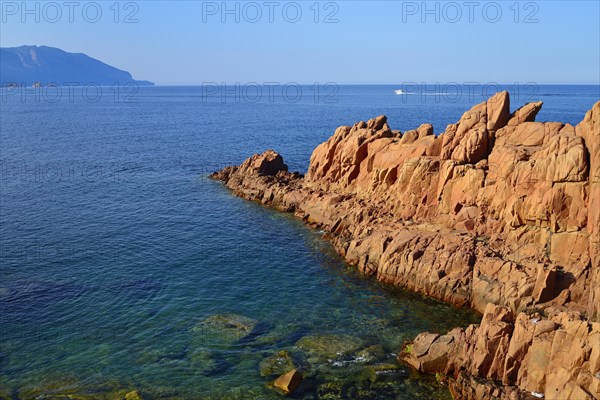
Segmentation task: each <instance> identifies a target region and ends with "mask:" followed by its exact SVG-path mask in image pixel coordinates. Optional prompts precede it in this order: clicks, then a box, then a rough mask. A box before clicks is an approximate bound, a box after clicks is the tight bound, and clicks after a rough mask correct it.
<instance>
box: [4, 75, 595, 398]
mask: <svg viewBox="0 0 600 400" xmlns="http://www.w3.org/2000/svg"><path fill="white" fill-rule="evenodd" d="M544 90H546V92H544V93H545V94H544V93H541V94H540V96H541V97H542V99H543V100H544V101H546V103H547V104H546V108H547V110H546V111H543V113H544V112H545V113H546V114H543V113H542V114H541V115H540V117H541V118H542V119H554V120H556V119H558V120H566V121H569V122H572V123H576V122H577V121H578V120H580V119H581V118H582V117H583V115H584V113H585V110H586V109H587V108H589V107H591V105H592V104H593V102H594V101H596V100H597V98H598V93H597V91H598V89H597V88H596V87H587V88H586V87H584V88H576V87H575V88H574V87H558V88H557V87H550V88H546V89H544ZM390 93H392V92H391V88H389V87H369V86H367V87H342V88H341V89H340V92H339V94H338V98H337V100H338V102H336V103H331V104H329V103H328V104H325V103H322V102H315V101H314V99H312V98H307V99H302V100H301V101H299V102H298V103H289V102H286V101H283V100H282V99H278V100H276V101H274V102H262V103H258V104H257V103H247V102H243V101H242V102H225V103H223V102H220V101H208V102H205V101H203V100H202V98H201V96H200V95H199V94H198V89H197V88H145V89H142V90H141V91H140V92H139V94H138V96H137V100H138V101H137V102H136V103H121V102H115V101H114V99H113V98H111V97H109V96H107V97H103V98H102V99H101V100H100V101H99V102H97V103H90V102H86V101H83V100H81V99H79V100H78V99H77V98H76V99H75V101H73V102H70V101H67V100H65V101H59V102H57V103H49V102H47V101H39V102H36V101H34V100H32V99H30V98H27V99H26V100H25V101H23V100H22V99H14V98H9V99H8V100H5V99H4V100H3V103H2V111H1V115H0V116H1V122H0V132H1V143H0V144H1V163H2V164H1V167H2V170H1V172H2V182H1V183H2V187H1V189H2V190H1V193H0V195H1V198H0V200H1V201H0V211H1V213H0V218H1V220H0V222H1V224H0V257H1V261H2V269H1V271H0V324H1V328H0V387H1V390H2V391H1V394H4V395H6V396H9V397H14V398H34V397H36V396H37V397H39V396H40V395H44V394H45V395H49V394H64V393H80V394H81V393H84V394H88V395H90V396H91V397H92V398H100V397H106V396H113V397H114V396H117V394H116V392H117V391H118V390H121V389H123V390H133V389H138V390H140V392H141V393H142V394H143V395H145V396H146V397H148V398H222V399H231V398H248V399H257V398H277V397H278V396H279V395H278V394H276V393H275V392H274V391H272V390H271V389H269V388H267V387H266V384H267V383H268V382H269V381H271V380H272V379H273V378H274V377H275V374H274V375H271V376H269V375H267V376H261V374H260V367H261V362H262V361H263V360H264V359H265V358H267V357H269V356H271V355H273V354H277V353H278V352H280V351H283V350H285V351H287V352H288V354H289V355H290V357H291V358H292V359H293V362H294V364H295V365H296V366H298V367H300V368H302V369H303V370H305V371H307V372H306V379H305V381H304V382H303V384H302V386H301V387H300V389H299V390H298V392H297V393H295V395H294V396H293V397H294V398H306V399H312V398H323V399H326V398H330V399H332V398H378V399H397V398H400V399H413V398H423V399H429V398H447V397H448V393H447V391H446V389H445V388H444V387H442V386H440V385H438V384H437V383H436V382H435V379H434V378H431V377H425V376H420V375H418V374H415V373H412V372H410V371H409V370H408V369H407V368H406V367H405V366H402V365H397V366H395V367H394V368H398V370H395V371H390V370H389V369H390V368H384V372H381V373H376V374H373V369H372V366H373V365H376V366H377V365H382V364H390V363H392V364H393V363H394V356H393V353H397V352H398V351H399V350H400V348H401V345H402V342H403V341H404V340H406V339H410V338H412V337H414V336H415V335H416V334H417V333H419V332H421V331H425V330H428V331H438V332H443V331H447V330H449V329H451V328H453V327H455V326H466V325H467V324H469V323H472V322H476V321H477V317H476V316H475V315H474V314H473V313H471V312H469V311H467V310H456V309H453V308H452V307H449V306H447V305H444V304H442V303H440V302H437V301H434V300H431V299H427V298H423V297H421V296H418V295H415V294H411V293H407V292H404V291H401V290H398V289H393V288H390V287H386V286H383V285H381V284H379V283H377V282H374V281H372V280H369V279H364V278H363V277H362V276H361V275H360V274H359V273H358V272H357V271H355V270H354V269H353V268H352V267H349V266H348V265H346V264H345V263H344V262H343V260H342V259H341V258H340V257H338V256H337V255H336V254H335V252H334V251H333V250H332V248H331V246H330V245H329V244H328V243H327V242H326V241H324V240H323V239H322V234H321V233H320V232H318V231H315V230H311V229H309V228H307V227H305V226H304V225H303V224H302V222H301V221H298V220H296V219H294V218H293V217H292V216H290V215H285V214H281V213H278V212H276V211H273V210H269V209H267V208H264V207H262V206H260V205H258V204H254V203H251V202H247V201H245V200H242V199H238V198H235V197H234V196H232V195H231V194H230V193H229V191H228V190H227V189H225V188H224V187H223V186H221V185H220V184H219V183H217V182H214V181H211V180H209V179H207V178H206V175H207V174H208V173H209V172H211V171H213V170H215V169H218V168H221V167H222V166H225V165H229V164H237V163H239V162H241V161H242V160H243V159H244V158H246V157H247V156H249V155H251V154H252V153H254V152H258V151H262V150H264V149H266V148H276V149H277V150H279V151H280V152H281V153H282V154H283V155H284V157H286V160H287V162H288V163H289V165H290V166H291V168H292V169H298V170H305V169H306V166H307V164H308V158H309V156H310V152H311V151H312V149H313V148H314V147H315V146H316V145H317V144H318V143H320V142H321V141H323V140H325V139H327V137H329V135H331V134H332V132H333V130H334V128H335V127H336V126H337V125H340V124H351V123H353V122H355V121H357V120H360V119H367V118H369V117H372V116H375V115H377V114H381V113H386V114H387V115H388V116H389V118H390V123H391V125H392V127H393V128H394V129H395V128H400V129H403V130H404V129H408V128H413V127H415V126H418V125H419V124H420V123H421V122H425V121H428V122H433V123H434V126H435V128H436V131H440V130H441V129H443V127H444V126H445V124H447V123H450V122H454V121H455V120H457V119H458V118H459V117H460V115H461V114H462V112H463V111H465V110H466V109H467V108H468V107H469V105H470V104H471V103H475V102H479V101H480V100H481V99H480V98H476V99H473V100H470V99H464V100H462V101H459V102H444V101H439V102H436V101H433V102H429V103H427V102H425V103H424V102H423V101H422V100H420V99H419V100H417V99H412V100H409V101H408V102H406V103H405V102H401V101H399V99H398V97H397V96H394V95H393V93H392V94H391V95H390ZM532 100H534V99H532ZM521 102H524V100H522V101H521ZM223 315H225V316H223ZM215 316H221V317H215ZM215 318H216V319H215ZM215 321H217V323H215ZM223 321H226V322H223ZM232 321H233V322H232ZM240 321H241V322H240ZM236 324H237V325H236ZM324 335H325V336H324ZM307 337H308V339H307ZM303 338H304V339H303ZM299 341H300V342H299ZM307 342H309V346H308V347H309V348H308V349H307V346H306V343H307ZM315 342H316V343H321V344H322V343H325V345H326V346H325V347H328V346H329V348H326V349H323V348H321V349H320V350H316V351H315V350H314V348H313V349H312V351H311V349H310V343H312V344H313V345H314V343H315ZM299 343H300V344H299ZM302 343H304V345H302ZM372 345H381V346H382V347H381V348H371V349H370V350H369V351H368V352H367V353H365V352H364V351H363V350H365V349H366V348H369V346H372ZM321 347H322V346H321ZM332 349H333V350H332ZM336 350H337V351H336ZM328 351H329V352H331V351H333V354H327V352H328ZM324 353H325V354H324ZM337 353H340V354H337ZM365 354H368V355H369V357H364V355H365ZM263 365H264V364H263ZM370 366H371V367H370ZM388 367H389V366H388ZM39 398H44V397H43V396H42V397H39Z"/></svg>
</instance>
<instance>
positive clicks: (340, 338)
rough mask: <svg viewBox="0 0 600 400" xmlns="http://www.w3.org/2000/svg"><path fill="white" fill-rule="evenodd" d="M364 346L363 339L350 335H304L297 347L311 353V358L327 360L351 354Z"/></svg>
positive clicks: (321, 360)
mask: <svg viewBox="0 0 600 400" xmlns="http://www.w3.org/2000/svg"><path fill="white" fill-rule="evenodd" d="M361 346H362V340H361V339H359V338H357V337H354V336H350V335H312V336H304V337H303V338H301V339H300V340H298V341H297V342H296V347H298V348H299V349H300V350H303V351H304V352H306V353H307V354H308V355H309V360H310V359H312V360H314V361H320V362H323V361H327V360H331V359H336V358H340V357H343V356H346V355H348V354H351V353H353V352H355V351H356V350H358V349H359V348H360V347H361Z"/></svg>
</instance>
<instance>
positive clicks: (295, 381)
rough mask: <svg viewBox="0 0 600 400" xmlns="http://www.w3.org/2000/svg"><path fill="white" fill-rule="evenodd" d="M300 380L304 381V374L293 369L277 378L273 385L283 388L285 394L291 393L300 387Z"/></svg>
mask: <svg viewBox="0 0 600 400" xmlns="http://www.w3.org/2000/svg"><path fill="white" fill-rule="evenodd" d="M300 382H302V375H301V374H300V372H298V370H296V369H293V370H291V371H290V372H288V373H285V374H283V375H281V376H280V377H279V378H277V379H275V381H274V382H273V386H275V387H276V388H277V389H279V390H281V391H282V392H283V393H284V394H290V393H292V392H293V391H294V390H296V389H297V388H298V386H299V385H300Z"/></svg>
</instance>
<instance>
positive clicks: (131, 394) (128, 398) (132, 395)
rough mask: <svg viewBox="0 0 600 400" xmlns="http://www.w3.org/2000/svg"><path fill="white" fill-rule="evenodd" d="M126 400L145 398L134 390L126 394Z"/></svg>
mask: <svg viewBox="0 0 600 400" xmlns="http://www.w3.org/2000/svg"><path fill="white" fill-rule="evenodd" d="M125 400H143V397H142V395H141V394H140V392H138V391H137V390H134V391H132V392H129V393H127V394H126V395H125Z"/></svg>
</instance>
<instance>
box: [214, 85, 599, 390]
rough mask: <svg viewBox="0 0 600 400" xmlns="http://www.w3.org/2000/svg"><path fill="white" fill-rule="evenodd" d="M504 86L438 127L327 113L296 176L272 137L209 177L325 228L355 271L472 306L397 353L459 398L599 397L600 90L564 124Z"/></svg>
mask: <svg viewBox="0 0 600 400" xmlns="http://www.w3.org/2000/svg"><path fill="white" fill-rule="evenodd" d="M509 107H510V99H509V95H508V93H507V92H500V93H497V94H496V95H494V96H493V97H491V98H490V99H489V100H487V101H486V102H483V103H481V104H479V105H476V106H474V107H473V108H472V109H471V110H469V111H467V112H465V114H464V115H463V116H462V118H461V119H460V121H458V122H457V123H456V124H451V125H449V126H448V127H447V129H446V131H445V132H444V133H442V134H440V135H437V136H436V135H434V134H433V128H432V126H431V125H429V124H423V125H421V126H420V127H419V128H417V129H415V130H411V131H407V132H400V131H396V130H392V129H391V128H390V127H389V126H388V124H387V119H386V117H385V116H379V117H377V118H374V119H371V120H369V121H368V122H359V123H357V124H355V125H354V126H351V127H350V126H341V127H339V128H338V129H337V130H336V131H335V133H334V135H333V136H332V137H331V138H330V139H329V140H328V141H327V142H325V143H322V144H321V145H319V146H318V147H317V148H316V149H315V150H314V152H313V155H312V157H311V160H310V166H309V170H308V173H307V174H306V176H302V175H300V174H298V173H290V172H288V169H287V166H286V165H285V163H284V160H283V158H282V157H281V156H280V155H279V154H277V153H276V152H274V151H272V150H268V151H266V152H264V153H263V154H260V155H258V154H257V155H254V156H252V157H251V158H249V159H247V160H246V161H244V163H242V164H241V165H240V166H236V167H227V168H225V169H223V170H221V171H218V172H215V173H214V174H213V175H212V177H213V178H215V179H217V180H220V181H223V182H224V183H225V184H226V186H227V187H229V188H231V189H232V190H233V192H234V194H236V195H237V196H240V197H243V198H246V199H249V200H253V201H258V202H260V203H263V204H265V205H268V206H271V207H274V208H277V209H279V210H282V211H286V212H293V213H295V215H297V216H298V217H300V218H302V219H303V220H304V221H305V222H306V223H308V224H309V225H311V226H314V227H317V228H319V229H322V230H324V231H326V232H327V235H326V236H327V238H328V239H329V240H330V241H331V242H332V243H333V245H334V246H335V248H336V249H337V251H338V252H339V253H340V254H341V255H342V256H343V257H344V258H345V259H346V260H347V261H348V262H349V263H351V264H354V265H356V266H357V267H358V268H359V269H360V271H362V272H363V273H365V274H366V275H372V276H375V277H376V278H377V279H378V280H380V281H383V282H387V283H391V284H393V285H397V286H402V287H405V288H407V289H410V290H413V291H416V292H420V293H423V294H425V295H428V296H432V297H435V298H438V299H441V300H444V301H446V302H449V303H451V304H454V305H456V306H459V307H463V306H464V307H467V306H468V307H472V308H473V309H475V310H477V311H479V312H481V313H482V314H483V318H482V321H481V323H480V324H479V325H472V326H470V327H469V328H467V329H464V330H463V329H454V330H452V331H451V332H449V333H447V334H445V335H439V334H430V333H423V334H421V335H419V336H418V337H416V338H415V339H414V341H413V342H411V343H407V344H406V346H405V347H404V349H398V350H399V358H400V359H402V360H404V361H406V362H407V363H408V364H410V365H412V366H413V367H414V368H415V369H417V370H419V371H421V372H426V373H437V374H440V376H444V377H445V379H446V381H447V383H448V385H449V387H450V390H451V392H452V393H453V395H454V397H455V398H460V399H490V398H501V399H504V398H506V399H526V398H542V397H544V398H546V399H561V400H562V399H599V398H600V102H598V103H596V104H595V105H594V106H593V108H592V109H591V110H590V111H588V112H587V114H586V116H585V118H584V120H583V121H581V123H579V124H578V125H577V126H572V125H570V124H563V123H560V122H544V123H543V122H535V116H536V114H537V113H538V112H539V110H540V109H541V107H542V103H541V102H538V103H529V104H526V105H525V106H523V107H521V108H520V109H518V110H516V111H514V112H512V113H511V112H510V108H509Z"/></svg>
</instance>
